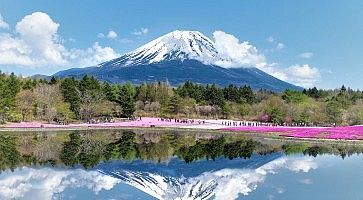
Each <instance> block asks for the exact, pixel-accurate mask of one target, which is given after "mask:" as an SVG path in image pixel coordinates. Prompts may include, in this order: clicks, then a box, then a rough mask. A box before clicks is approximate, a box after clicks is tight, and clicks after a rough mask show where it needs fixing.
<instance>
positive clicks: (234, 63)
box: [213, 31, 266, 68]
mask: <svg viewBox="0 0 363 200" xmlns="http://www.w3.org/2000/svg"><path fill="white" fill-rule="evenodd" d="M213 38H214V42H215V47H216V49H217V51H218V54H219V56H220V57H221V59H220V60H218V61H216V63H215V64H217V65H220V66H223V67H227V68H233V67H256V66H260V65H265V64H266V59H265V56H264V55H263V54H261V53H260V52H259V51H258V50H257V48H256V47H254V46H253V45H251V44H250V43H249V42H246V41H244V42H240V41H239V40H238V39H237V38H236V37H234V36H233V35H231V34H228V33H225V32H223V31H215V32H214V33H213Z"/></svg>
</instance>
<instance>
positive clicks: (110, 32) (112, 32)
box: [107, 30, 117, 39]
mask: <svg viewBox="0 0 363 200" xmlns="http://www.w3.org/2000/svg"><path fill="white" fill-rule="evenodd" d="M107 38H109V39H115V38H117V33H116V32H115V31H112V30H111V31H109V32H108V34H107Z"/></svg>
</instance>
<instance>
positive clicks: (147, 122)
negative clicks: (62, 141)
mask: <svg viewBox="0 0 363 200" xmlns="http://www.w3.org/2000/svg"><path fill="white" fill-rule="evenodd" d="M176 125H180V123H177V122H174V120H171V121H161V120H160V119H158V118H151V117H143V118H142V119H141V120H134V121H124V122H115V123H99V124H87V123H81V124H68V125H58V124H47V123H39V122H21V123H11V124H8V125H5V127H6V128H82V127H95V128H107V127H109V128H113V127H151V126H176Z"/></svg>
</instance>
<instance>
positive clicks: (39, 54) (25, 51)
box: [0, 12, 119, 69]
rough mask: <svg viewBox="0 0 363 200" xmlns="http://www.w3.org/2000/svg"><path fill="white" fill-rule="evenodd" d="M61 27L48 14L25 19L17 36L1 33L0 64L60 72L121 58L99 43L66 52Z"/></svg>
mask: <svg viewBox="0 0 363 200" xmlns="http://www.w3.org/2000/svg"><path fill="white" fill-rule="evenodd" d="M59 26H60V25H59V24H58V23H56V22H54V21H53V20H52V19H51V18H50V17H49V15H47V14H46V13H42V12H35V13H32V14H30V15H27V16H25V17H24V18H23V19H22V20H21V21H19V22H18V23H17V24H16V27H15V30H16V35H11V34H6V33H0V65H14V66H22V67H32V68H37V67H48V68H54V69H59V68H61V67H84V66H89V65H95V64H98V63H99V62H104V61H107V60H110V59H113V58H116V57H118V56H119V54H117V53H116V52H115V51H114V50H113V49H112V48H110V47H102V46H100V45H99V44H98V43H95V44H94V45H93V46H92V47H90V48H87V49H75V48H73V49H67V48H66V47H65V46H64V45H63V42H62V39H61V37H60V36H59V35H58V28H59ZM86 59H87V62H85V60H86Z"/></svg>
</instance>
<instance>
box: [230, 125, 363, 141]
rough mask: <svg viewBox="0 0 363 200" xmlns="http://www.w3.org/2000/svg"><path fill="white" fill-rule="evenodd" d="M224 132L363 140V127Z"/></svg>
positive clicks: (260, 129)
mask: <svg viewBox="0 0 363 200" xmlns="http://www.w3.org/2000/svg"><path fill="white" fill-rule="evenodd" d="M223 130H230V131H244V132H256V133H279V134H280V136H284V137H296V138H325V139H344V140H363V126H343V127H268V126H265V127H244V126H243V127H230V128H224V129H223Z"/></svg>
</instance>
